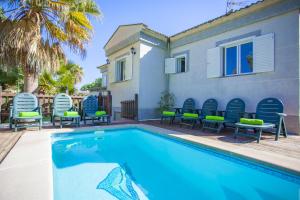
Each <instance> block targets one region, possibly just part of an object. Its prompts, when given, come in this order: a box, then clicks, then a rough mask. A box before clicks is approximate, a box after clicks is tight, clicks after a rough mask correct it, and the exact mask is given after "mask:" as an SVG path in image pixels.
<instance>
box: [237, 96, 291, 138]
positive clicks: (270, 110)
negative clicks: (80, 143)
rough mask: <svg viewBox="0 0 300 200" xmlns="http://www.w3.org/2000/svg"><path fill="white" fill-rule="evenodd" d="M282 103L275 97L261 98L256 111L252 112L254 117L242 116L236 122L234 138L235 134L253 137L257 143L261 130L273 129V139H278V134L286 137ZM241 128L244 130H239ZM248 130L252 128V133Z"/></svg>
mask: <svg viewBox="0 0 300 200" xmlns="http://www.w3.org/2000/svg"><path fill="white" fill-rule="evenodd" d="M283 108H284V106H283V103H282V102H281V101H280V100H279V99H276V98H266V99H263V100H261V101H260V102H259V103H258V104H257V107H256V113H252V114H253V116H252V117H254V115H255V118H253V119H247V118H242V119H241V120H240V122H238V123H236V124H235V125H236V129H235V133H234V138H236V137H237V136H239V135H240V136H247V137H253V138H255V139H256V140H257V143H259V141H260V138H261V134H262V131H264V130H275V135H276V136H275V140H278V138H279V136H280V135H283V136H284V137H287V130H286V126H285V121H284V117H285V116H287V115H286V114H284V113H283ZM240 130H243V131H244V132H240ZM249 130H253V132H252V133H250V132H249Z"/></svg>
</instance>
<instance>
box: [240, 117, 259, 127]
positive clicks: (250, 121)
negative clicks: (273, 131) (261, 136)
mask: <svg viewBox="0 0 300 200" xmlns="http://www.w3.org/2000/svg"><path fill="white" fill-rule="evenodd" d="M240 122H241V123H242V124H249V125H263V124H264V120H261V119H248V118H241V119H240Z"/></svg>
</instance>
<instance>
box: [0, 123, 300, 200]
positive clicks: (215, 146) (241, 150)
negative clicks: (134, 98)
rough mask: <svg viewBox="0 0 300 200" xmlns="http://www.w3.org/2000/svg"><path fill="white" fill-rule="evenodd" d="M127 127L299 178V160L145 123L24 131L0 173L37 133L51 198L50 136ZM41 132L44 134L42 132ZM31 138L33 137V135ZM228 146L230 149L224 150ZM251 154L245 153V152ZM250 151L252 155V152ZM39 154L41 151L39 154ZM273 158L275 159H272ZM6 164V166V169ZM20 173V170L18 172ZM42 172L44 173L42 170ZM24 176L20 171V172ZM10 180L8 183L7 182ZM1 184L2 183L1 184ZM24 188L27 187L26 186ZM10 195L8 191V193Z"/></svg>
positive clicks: (32, 190) (29, 193)
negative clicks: (41, 140)
mask: <svg viewBox="0 0 300 200" xmlns="http://www.w3.org/2000/svg"><path fill="white" fill-rule="evenodd" d="M128 128H137V129H141V130H145V131H149V132H151V133H154V134H158V135H161V136H163V137H170V138H175V139H176V140H183V141H184V142H187V143H191V144H192V145H196V146H200V147H203V146H204V147H207V148H208V149H212V150H216V151H221V152H224V153H225V154H227V155H229V156H230V155H231V156H238V157H239V158H242V159H243V158H244V159H250V160H251V161H254V162H258V163H259V164H263V165H266V166H268V167H272V168H275V169H278V170H282V171H286V172H288V173H292V174H293V175H296V176H300V161H299V160H297V159H296V158H293V159H290V160H294V161H295V162H296V161H297V162H296V165H297V166H298V167H297V166H292V167H291V165H285V164H284V163H285V162H283V163H274V161H273V162H272V161H271V162H270V160H272V159H275V160H276V159H278V157H281V159H282V157H283V159H285V160H288V157H287V156H278V155H277V156H275V158H271V159H270V158H269V159H262V157H263V156H261V155H260V156H257V155H256V154H257V153H260V154H261V153H263V154H264V153H266V152H263V151H259V150H257V149H250V148H248V147H238V146H236V145H233V144H226V143H224V142H222V141H215V140H212V139H208V138H204V137H199V136H193V135H190V134H185V133H183V132H180V131H174V130H169V129H164V128H160V127H156V126H152V125H147V124H126V125H124V124H123V125H109V126H94V127H81V128H76V129H72V128H64V129H43V130H42V131H25V132H24V134H23V135H22V137H21V138H20V139H19V141H18V142H17V143H16V144H15V146H14V147H13V148H12V150H11V152H10V153H9V154H8V155H7V156H6V158H5V159H4V160H3V162H2V163H1V164H0V172H1V171H2V170H5V169H3V163H4V164H7V163H6V162H13V161H14V159H15V158H16V157H20V156H21V155H20V152H18V151H17V150H16V149H17V148H19V147H20V146H22V141H23V140H24V139H26V138H27V137H29V136H31V135H32V134H39V136H40V137H41V138H44V139H45V140H47V147H48V148H47V151H48V153H46V155H45V157H44V159H45V160H46V161H45V162H46V163H47V169H45V168H44V170H50V171H46V173H47V174H48V176H47V177H46V178H45V179H43V180H41V181H42V183H43V185H44V187H46V186H45V185H47V188H48V193H47V194H43V195H44V196H43V198H42V199H45V200H47V199H53V197H54V193H53V192H54V190H53V166H52V149H51V144H52V136H53V135H56V134H60V133H68V132H72V133H81V132H83V131H93V130H100V131H103V130H116V129H128ZM44 132H45V133H44ZM33 137H34V136H33ZM193 137H198V140H197V141H195V140H193ZM228 146H231V148H233V150H232V149H228V148H230V147H228ZM247 150H248V151H252V152H250V154H249V152H248V151H247ZM253 152H254V153H253ZM39 153H41V152H39ZM34 154H36V155H38V152H34ZM270 154H272V155H276V154H275V153H270ZM31 156H32V157H34V156H33V155H31ZM264 156H269V155H264ZM276 157H277V158H276ZM26 162H28V163H30V162H34V159H33V160H26ZM48 164H50V165H51V166H50V167H49V166H48ZM9 165H12V167H13V163H9ZM9 165H8V166H9ZM19 170H20V169H19ZM44 172H45V171H44ZM23 173H24V171H23ZM35 176H39V174H38V173H37V174H35ZM9 181H10V180H9ZM18 181H19V182H17V183H15V185H22V184H25V183H26V182H25V181H24V180H21V183H20V180H18ZM3 182H5V181H3V180H2V183H3ZM0 184H1V180H0ZM39 187H42V186H40V185H32V186H30V187H29V188H30V191H24V192H23V194H22V193H20V194H17V198H16V196H13V197H10V198H9V197H8V198H6V199H7V200H10V199H13V200H18V199H20V200H21V199H36V198H32V196H34V194H35V192H36V191H38V190H39ZM27 188H28V186H27ZM10 189H14V186H11V188H10ZM6 192H7V191H3V190H2V191H0V197H1V196H4V195H5V194H6ZM10 192H11V191H10Z"/></svg>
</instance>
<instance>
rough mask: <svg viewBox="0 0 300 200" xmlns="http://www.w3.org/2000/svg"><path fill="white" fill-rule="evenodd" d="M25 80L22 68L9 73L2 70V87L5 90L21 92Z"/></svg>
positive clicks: (0, 80)
mask: <svg viewBox="0 0 300 200" xmlns="http://www.w3.org/2000/svg"><path fill="white" fill-rule="evenodd" d="M23 78H24V75H23V71H22V69H21V68H18V67H15V68H11V69H8V70H7V71H4V70H1V69H0V85H1V86H2V89H3V90H12V91H14V92H19V91H21V88H23V85H24V81H23Z"/></svg>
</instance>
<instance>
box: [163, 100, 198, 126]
mask: <svg viewBox="0 0 300 200" xmlns="http://www.w3.org/2000/svg"><path fill="white" fill-rule="evenodd" d="M194 112H195V101H194V99H192V98H188V99H186V100H185V101H184V102H183V105H182V108H178V107H177V108H173V109H172V111H163V113H162V115H161V120H160V123H163V121H164V120H166V119H169V120H170V124H173V123H174V120H175V118H180V117H181V116H182V115H183V113H194Z"/></svg>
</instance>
